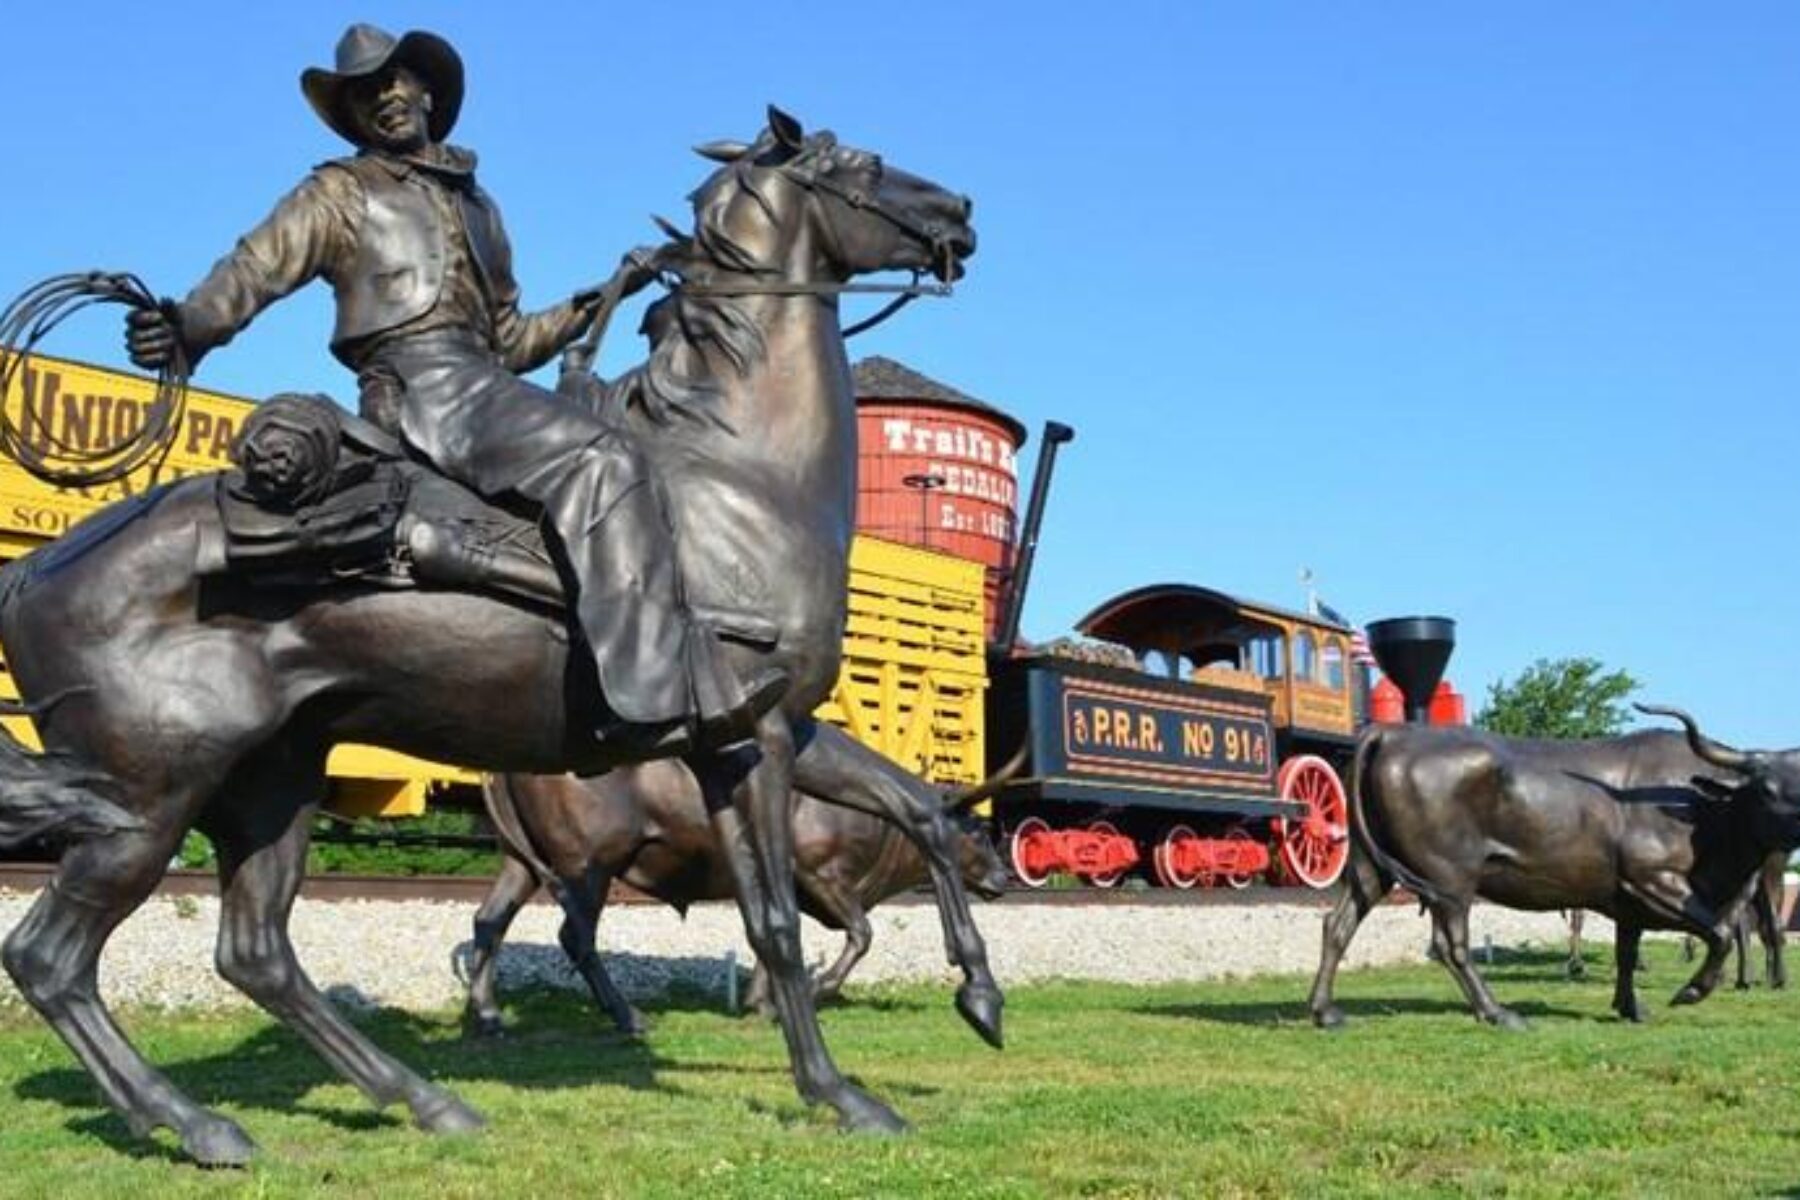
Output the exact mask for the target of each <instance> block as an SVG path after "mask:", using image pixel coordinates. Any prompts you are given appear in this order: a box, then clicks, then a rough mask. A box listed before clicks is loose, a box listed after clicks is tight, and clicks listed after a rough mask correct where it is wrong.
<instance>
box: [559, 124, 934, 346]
mask: <svg viewBox="0 0 1800 1200" xmlns="http://www.w3.org/2000/svg"><path fill="white" fill-rule="evenodd" d="M831 148H832V143H828V142H827V143H818V144H815V145H812V146H809V147H807V148H806V150H805V151H804V152H803V153H802V154H800V155H797V156H796V157H794V158H792V159H789V160H788V161H787V162H783V163H775V164H773V165H772V166H771V167H770V168H769V169H771V170H773V171H776V172H778V173H779V174H780V175H781V176H782V177H783V178H785V179H787V180H788V181H789V182H790V183H792V184H793V185H794V186H795V187H798V188H799V189H800V190H801V191H803V192H805V193H806V196H807V203H808V204H811V205H815V206H816V205H818V203H819V193H821V192H824V193H827V194H829V195H831V196H832V197H834V198H836V199H838V200H841V201H842V202H843V203H844V204H846V205H848V206H849V207H851V208H853V209H857V210H858V211H862V210H867V211H869V212H872V213H874V214H875V215H876V216H878V217H880V218H881V219H882V220H884V221H886V222H888V224H890V225H892V226H894V228H896V229H898V230H900V232H902V233H904V234H906V235H907V236H908V237H910V238H912V239H913V240H914V241H916V242H920V243H922V244H924V245H926V246H929V247H930V248H931V252H932V255H933V257H934V258H936V259H937V260H938V262H939V263H940V264H941V265H942V267H943V273H944V275H945V276H946V277H947V276H949V274H950V268H951V267H952V266H953V265H954V263H955V251H954V250H953V249H952V248H951V245H950V239H949V236H948V232H949V231H948V230H946V229H945V228H944V227H943V226H942V225H940V224H938V223H937V222H935V221H932V222H920V221H917V220H914V219H913V218H912V217H911V216H910V215H908V214H906V213H904V212H901V211H900V210H898V209H896V208H894V207H893V206H891V205H888V204H884V203H883V202H882V201H881V198H880V197H879V196H871V195H870V194H869V193H867V192H865V191H863V190H862V189H861V188H851V187H845V186H844V185H842V184H840V183H838V182H837V181H836V180H835V179H830V178H827V177H826V175H825V174H824V173H823V172H821V171H819V170H818V169H817V168H816V167H814V166H812V165H811V163H810V162H809V161H808V160H809V159H811V158H813V157H814V156H815V155H817V154H818V153H819V152H820V151H821V150H829V149H831ZM819 218H820V224H821V226H822V227H823V228H824V230H825V235H826V237H828V238H829V239H830V240H831V243H832V251H833V253H834V254H835V255H836V256H837V257H838V258H839V259H842V258H843V245H844V242H843V237H842V235H841V234H839V233H838V228H837V222H836V221H834V220H833V219H832V216H831V213H830V211H829V210H825V209H820V210H819ZM642 265H645V266H654V267H655V268H656V282H658V283H660V284H662V286H663V287H665V288H667V289H668V290H669V292H670V293H671V294H672V295H679V296H691V297H693V298H695V299H711V298H715V297H717V298H725V297H733V296H830V297H836V296H892V297H894V298H893V299H892V300H891V301H889V302H888V303H887V304H884V305H882V307H881V308H880V309H878V310H877V311H876V312H875V313H874V315H872V316H869V317H865V318H864V319H863V320H861V321H858V322H856V323H855V324H854V325H851V326H848V327H847V328H845V329H844V330H843V336H844V337H846V338H853V337H855V336H856V335H857V334H859V333H864V332H867V331H868V330H870V329H873V328H875V326H877V325H879V324H881V323H882V322H883V321H885V320H887V319H888V318H889V317H891V316H893V315H894V314H895V313H897V312H899V311H900V310H901V309H903V308H905V307H906V306H907V305H908V304H911V303H912V302H913V301H914V300H917V299H918V298H919V297H920V296H933V297H937V298H939V299H948V298H949V297H950V296H953V295H955V294H956V289H955V287H953V286H952V285H951V284H948V283H928V282H925V281H924V274H925V273H924V271H922V270H920V269H919V268H916V267H915V268H914V269H913V271H912V279H911V281H910V282H907V283H797V282H794V281H791V280H785V279H771V280H765V281H759V282H745V283H698V282H695V281H694V280H691V279H689V278H688V277H687V276H685V275H683V274H681V272H680V271H678V270H676V269H675V268H674V267H671V266H668V265H667V264H658V263H655V262H645V263H643V264H642ZM620 299H621V288H620V286H619V280H617V279H616V278H615V279H614V281H613V282H612V283H611V284H609V285H608V287H607V288H606V290H605V291H604V293H603V294H602V299H601V303H600V311H599V315H598V316H597V317H596V318H595V319H594V322H593V323H592V324H591V325H589V326H588V331H587V333H586V335H585V336H583V337H582V339H581V341H580V342H578V343H577V344H575V345H573V346H571V347H569V349H568V350H566V351H564V355H563V370H564V372H565V373H566V372H568V371H571V370H586V369H589V368H590V367H591V364H592V363H593V362H594V360H595V359H596V358H597V357H598V354H599V348H600V341H601V339H602V338H603V337H605V336H606V326H607V323H608V321H609V320H610V319H611V317H612V312H613V309H615V308H616V307H618V303H619V300H620Z"/></svg>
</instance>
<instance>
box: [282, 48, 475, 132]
mask: <svg viewBox="0 0 1800 1200" xmlns="http://www.w3.org/2000/svg"><path fill="white" fill-rule="evenodd" d="M390 64H392V65H394V66H402V67H406V68H408V69H410V70H411V71H412V72H413V73H414V74H416V75H418V77H419V78H420V79H422V80H424V81H425V87H426V89H427V90H428V91H429V92H430V93H431V111H430V113H429V114H427V116H426V121H425V124H426V129H427V131H428V132H429V133H430V135H431V140H432V141H434V142H441V141H443V140H444V138H445V137H446V136H447V135H448V134H449V132H450V127H451V126H453V125H455V124H456V114H457V112H458V111H459V110H460V109H461V108H462V98H463V66H462V59H461V58H460V57H459V56H458V55H457V53H456V51H455V50H454V49H452V48H451V45H450V43H449V42H446V41H445V40H444V39H443V38H441V37H439V36H437V35H436V34H435V33H426V32H424V31H423V30H419V29H415V30H412V31H411V32H410V33H407V34H406V35H405V36H404V37H401V38H398V39H396V38H395V37H394V35H393V34H391V33H389V32H388V31H387V30H385V29H378V28H376V27H375V26H373V25H352V26H351V27H350V28H349V29H347V30H345V31H344V36H343V37H341V38H339V39H338V44H337V64H336V65H337V69H336V70H335V71H327V70H326V69H325V68H324V67H308V68H307V69H306V70H304V71H302V72H301V73H300V90H301V91H303V92H305V93H306V98H307V100H308V101H309V102H311V104H312V106H313V111H314V112H317V113H318V114H319V117H320V119H321V120H323V121H324V122H325V123H326V124H327V125H329V126H331V128H332V129H333V130H334V131H336V133H337V134H338V135H339V136H340V137H342V138H343V139H344V140H345V141H348V142H353V143H355V144H356V145H359V146H360V145H362V144H363V143H364V142H365V141H366V140H367V135H366V134H364V133H363V132H362V130H361V128H360V127H359V126H358V124H357V122H356V119H355V118H354V117H353V116H352V115H351V113H350V106H349V103H348V100H349V91H350V85H352V84H354V83H357V82H358V81H360V80H363V79H366V78H368V77H369V76H370V75H373V74H375V73H376V72H377V71H380V70H381V69H382V68H384V67H386V66H388V65H390Z"/></svg>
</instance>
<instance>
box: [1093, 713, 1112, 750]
mask: <svg viewBox="0 0 1800 1200" xmlns="http://www.w3.org/2000/svg"><path fill="white" fill-rule="evenodd" d="M1094 741H1095V742H1096V743H1097V744H1099V745H1102V746H1110V745H1111V744H1112V709H1110V708H1096V709H1095V710H1094Z"/></svg>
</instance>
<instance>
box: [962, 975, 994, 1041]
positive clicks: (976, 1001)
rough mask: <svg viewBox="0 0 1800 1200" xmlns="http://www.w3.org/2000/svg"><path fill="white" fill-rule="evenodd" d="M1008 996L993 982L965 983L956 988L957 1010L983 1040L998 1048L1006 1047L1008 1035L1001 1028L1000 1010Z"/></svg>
mask: <svg viewBox="0 0 1800 1200" xmlns="http://www.w3.org/2000/svg"><path fill="white" fill-rule="evenodd" d="M1005 1006H1006V997H1005V996H1003V995H1001V994H1000V989H999V988H997V987H995V986H993V985H992V984H987V985H982V986H978V985H976V984H973V983H965V984H963V985H962V986H961V987H959V988H957V989H956V1011H957V1012H959V1013H961V1014H962V1019H963V1020H965V1021H967V1022H968V1023H969V1025H970V1027H971V1028H973V1029H974V1030H975V1032H976V1033H978V1034H980V1035H981V1040H982V1041H984V1042H986V1043H987V1044H988V1045H990V1046H992V1047H993V1048H994V1049H996V1050H1004V1049H1005V1048H1006V1037H1005V1035H1004V1034H1003V1033H1002V1032H1001V1029H1000V1010H1001V1009H1002V1008H1004V1007H1005Z"/></svg>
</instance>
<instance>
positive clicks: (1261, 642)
mask: <svg viewBox="0 0 1800 1200" xmlns="http://www.w3.org/2000/svg"><path fill="white" fill-rule="evenodd" d="M1250 669H1251V670H1252V671H1255V672H1256V673H1257V674H1258V675H1260V676H1262V677H1263V678H1264V679H1280V678H1282V677H1283V676H1284V675H1286V674H1287V642H1286V641H1285V639H1283V638H1282V636H1281V635H1280V634H1278V633H1270V634H1263V635H1261V636H1259V637H1256V638H1252V639H1251V641H1250Z"/></svg>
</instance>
